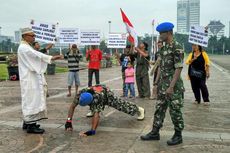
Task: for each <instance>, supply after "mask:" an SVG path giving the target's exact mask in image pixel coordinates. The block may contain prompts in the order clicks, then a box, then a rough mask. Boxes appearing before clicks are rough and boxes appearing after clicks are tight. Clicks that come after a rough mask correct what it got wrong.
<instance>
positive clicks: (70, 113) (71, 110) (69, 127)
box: [65, 95, 79, 131]
mask: <svg viewBox="0 0 230 153" xmlns="http://www.w3.org/2000/svg"><path fill="white" fill-rule="evenodd" d="M78 102H79V95H77V96H76V97H75V98H74V101H73V103H72V104H71V105H70V107H69V111H68V117H67V120H66V123H65V130H66V131H72V130H73V126H72V118H73V114H74V110H75V108H76V107H77V105H78Z"/></svg>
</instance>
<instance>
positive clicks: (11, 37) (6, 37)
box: [0, 35, 14, 43]
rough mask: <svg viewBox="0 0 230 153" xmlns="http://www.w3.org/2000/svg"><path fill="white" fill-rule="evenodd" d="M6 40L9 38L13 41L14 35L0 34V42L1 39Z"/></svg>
mask: <svg viewBox="0 0 230 153" xmlns="http://www.w3.org/2000/svg"><path fill="white" fill-rule="evenodd" d="M8 40H10V41H11V42H14V37H13V36H3V35H0V43H1V42H3V41H8Z"/></svg>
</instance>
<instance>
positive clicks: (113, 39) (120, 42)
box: [108, 33, 127, 48]
mask: <svg viewBox="0 0 230 153" xmlns="http://www.w3.org/2000/svg"><path fill="white" fill-rule="evenodd" d="M126 40H127V36H126V34H122V33H110V34H109V38H108V48H125V47H126Z"/></svg>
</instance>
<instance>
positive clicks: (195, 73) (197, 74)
mask: <svg viewBox="0 0 230 153" xmlns="http://www.w3.org/2000/svg"><path fill="white" fill-rule="evenodd" d="M190 76H193V77H196V78H200V79H201V78H203V77H204V72H203V71H201V70H196V69H194V67H193V66H191V67H190Z"/></svg>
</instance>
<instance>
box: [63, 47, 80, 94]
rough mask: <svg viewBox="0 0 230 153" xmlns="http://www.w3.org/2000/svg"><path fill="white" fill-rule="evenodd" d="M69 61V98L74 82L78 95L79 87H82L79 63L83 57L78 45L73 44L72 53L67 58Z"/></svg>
mask: <svg viewBox="0 0 230 153" xmlns="http://www.w3.org/2000/svg"><path fill="white" fill-rule="evenodd" d="M65 57H66V58H67V59H68V68H69V74H68V91H69V93H68V95H67V97H70V96H71V87H72V85H73V82H75V87H76V94H77V93H78V86H80V78H79V61H80V58H82V55H81V54H80V52H79V50H78V48H77V45H76V44H73V45H72V47H71V48H70V51H69V52H68V53H67V54H66V56H65Z"/></svg>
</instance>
